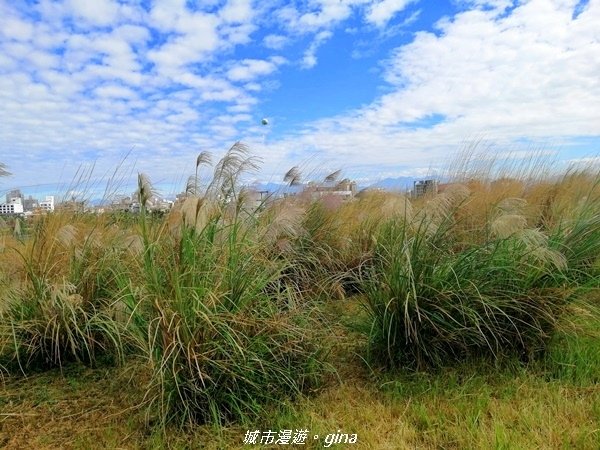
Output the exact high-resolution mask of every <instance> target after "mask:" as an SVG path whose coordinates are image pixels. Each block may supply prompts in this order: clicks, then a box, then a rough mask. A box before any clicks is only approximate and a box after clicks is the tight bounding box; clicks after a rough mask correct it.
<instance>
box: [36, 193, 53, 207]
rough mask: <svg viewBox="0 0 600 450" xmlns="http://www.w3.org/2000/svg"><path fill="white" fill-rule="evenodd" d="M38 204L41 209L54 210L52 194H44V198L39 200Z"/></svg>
mask: <svg viewBox="0 0 600 450" xmlns="http://www.w3.org/2000/svg"><path fill="white" fill-rule="evenodd" d="M39 205H40V209H41V210H42V211H54V196H53V195H48V196H46V200H44V201H43V202H40V203H39Z"/></svg>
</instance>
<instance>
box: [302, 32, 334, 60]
mask: <svg viewBox="0 0 600 450" xmlns="http://www.w3.org/2000/svg"><path fill="white" fill-rule="evenodd" d="M331 36H333V33H332V32H331V31H320V32H319V33H317V34H316V35H315V37H314V39H313V41H312V42H311V43H310V45H309V46H308V48H307V49H306V51H305V52H304V55H303V57H302V61H301V62H300V66H301V67H302V68H303V69H310V68H312V67H314V66H316V65H317V50H318V49H319V47H321V45H323V44H324V43H325V42H327V40H329V39H330V38H331Z"/></svg>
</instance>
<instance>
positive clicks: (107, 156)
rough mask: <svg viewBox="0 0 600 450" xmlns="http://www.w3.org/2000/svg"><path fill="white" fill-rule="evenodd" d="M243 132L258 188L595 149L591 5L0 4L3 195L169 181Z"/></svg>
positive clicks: (594, 19)
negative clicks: (463, 159)
mask: <svg viewBox="0 0 600 450" xmlns="http://www.w3.org/2000/svg"><path fill="white" fill-rule="evenodd" d="M263 118H266V119H268V122H269V123H268V125H262V124H261V120H262V119H263ZM236 141H242V142H244V143H246V144H248V146H249V147H250V149H251V151H252V154H254V155H256V156H257V157H259V158H261V161H262V164H261V170H260V171H259V172H257V173H255V174H252V177H254V178H253V179H254V180H256V181H281V179H282V177H283V174H284V173H285V172H286V171H287V170H288V169H289V168H290V167H292V166H295V165H299V166H300V167H303V168H305V170H307V171H308V172H309V173H311V174H314V175H315V176H317V175H319V174H321V173H324V174H326V173H328V172H332V171H334V170H337V169H342V171H343V173H344V175H345V176H347V177H350V178H353V179H356V180H359V182H361V183H362V184H369V183H371V182H376V181H378V180H380V179H382V178H386V177H399V176H424V175H426V174H427V173H430V172H431V171H432V170H433V171H434V172H435V170H437V169H438V168H441V167H442V166H444V165H445V164H448V160H449V159H451V158H452V157H453V155H455V154H456V153H457V152H460V151H461V150H462V149H464V148H465V147H468V146H469V145H473V143H479V145H483V146H484V148H485V151H486V152H489V153H490V154H494V155H503V154H508V153H509V154H510V155H520V156H514V157H526V156H527V155H528V154H529V153H531V152H539V151H543V152H547V153H548V154H549V155H552V157H554V158H556V160H557V161H559V163H560V164H567V163H568V162H572V161H589V160H593V159H594V158H597V157H598V155H600V0H529V1H527V0H519V1H510V0H489V1H486V0H436V1H425V0H298V1H279V0H273V1H271V0H261V1H253V0H202V1H194V0H188V1H185V0H163V1H158V0H157V1H149V0H131V1H125V0H94V1H89V0H38V1H33V0H19V1H13V0H0V163H4V164H6V165H7V166H8V170H10V172H11V173H12V176H10V177H8V178H0V193H1V192H2V191H6V190H8V189H10V188H13V187H21V188H23V190H24V191H25V192H27V191H33V192H42V191H44V192H48V191H51V190H52V189H56V188H55V187H56V186H62V187H63V188H64V187H65V186H71V185H73V183H74V182H75V184H77V182H78V180H81V179H83V178H87V179H88V180H105V179H107V178H110V177H111V176H114V172H115V170H116V171H117V172H118V173H119V177H121V178H123V179H126V178H127V179H133V178H135V175H136V173H137V172H144V173H146V174H147V175H149V176H150V178H151V179H152V180H153V181H154V182H155V183H156V184H157V185H158V186H164V189H166V190H169V191H172V192H176V191H180V190H182V189H183V187H184V185H185V180H186V179H187V177H188V175H190V174H192V173H193V171H194V164H195V160H196V156H197V155H198V153H199V152H201V151H210V152H212V153H213V154H214V157H215V159H216V158H218V156H219V155H222V154H223V153H224V152H225V151H226V150H227V149H228V148H229V147H231V145H233V144H234V143H235V142H236Z"/></svg>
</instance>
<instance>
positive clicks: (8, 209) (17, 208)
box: [0, 197, 23, 215]
mask: <svg viewBox="0 0 600 450" xmlns="http://www.w3.org/2000/svg"><path fill="white" fill-rule="evenodd" d="M0 214H1V215H9V214H23V202H22V201H21V199H20V198H19V197H16V198H11V199H10V200H9V201H8V202H7V203H0Z"/></svg>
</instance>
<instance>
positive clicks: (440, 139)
mask: <svg viewBox="0 0 600 450" xmlns="http://www.w3.org/2000/svg"><path fill="white" fill-rule="evenodd" d="M576 3H577V2H576V1H575V0H555V1H548V0H531V1H529V2H526V3H523V4H521V5H519V6H518V7H516V8H515V9H514V10H512V11H511V12H510V14H508V15H506V16H501V15H499V10H498V11H496V10H471V11H466V12H463V13H460V14H458V15H456V16H455V17H453V18H451V19H447V20H444V21H442V22H440V24H439V30H438V33H437V34H434V33H430V32H420V33H418V34H417V35H416V37H415V39H414V41H413V42H412V43H410V44H408V45H405V46H403V47H400V48H398V49H397V50H396V51H394V52H393V54H392V56H391V57H390V58H389V60H388V61H386V62H385V64H384V67H386V70H387V73H386V79H387V81H388V82H389V83H390V87H391V88H392V92H390V93H388V94H385V95H382V96H381V97H380V98H379V99H378V100H377V101H375V102H373V103H372V104H371V105H369V106H367V107H364V108H362V109H360V110H356V111H353V112H350V113H348V114H346V115H342V116H337V117H333V118H329V119H323V120H320V121H317V122H315V123H313V124H312V125H311V126H310V127H307V128H305V129H304V130H303V131H302V132H300V133H299V134H298V135H296V136H294V137H293V138H290V139H289V140H284V141H282V142H277V143H275V145H276V146H277V148H280V149H281V148H287V149H288V150H289V151H290V152H293V151H298V150H299V149H300V148H313V149H318V150H319V151H321V152H322V157H323V158H328V157H330V158H332V159H335V160H337V161H340V162H342V161H343V162H345V164H353V165H356V166H360V165H364V164H365V154H364V151H365V149H369V150H368V151H369V154H368V161H369V162H370V163H371V164H373V165H379V166H380V165H383V164H390V165H392V164H397V165H401V164H411V165H416V164H422V161H423V159H424V158H429V160H430V161H432V160H434V159H439V158H443V157H444V156H445V155H447V154H448V151H449V150H450V149H456V148H458V147H460V146H461V145H463V144H464V142H465V141H468V140H469V139H472V138H474V137H476V136H484V137H485V139H486V140H488V141H489V142H493V143H496V145H499V146H502V145H504V146H508V147H510V146H515V145H517V143H518V142H519V141H520V140H523V139H525V140H527V142H530V143H537V144H535V145H541V146H544V145H551V144H552V142H561V141H562V140H564V139H568V138H570V137H573V136H580V137H581V136H590V137H594V136H595V137H597V136H598V134H599V128H598V124H600V78H599V77H598V73H600V58H598V55H600V28H598V27H597V24H598V23H600V2H590V3H589V4H588V7H587V8H586V9H585V10H584V11H583V12H581V14H580V15H579V16H578V17H577V19H575V20H574V19H573V8H574V7H575V5H576ZM430 118H435V119H436V120H437V122H439V123H432V124H431V125H427V120H429V119H430ZM418 121H425V122H424V123H423V124H420V123H419V122H418Z"/></svg>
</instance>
